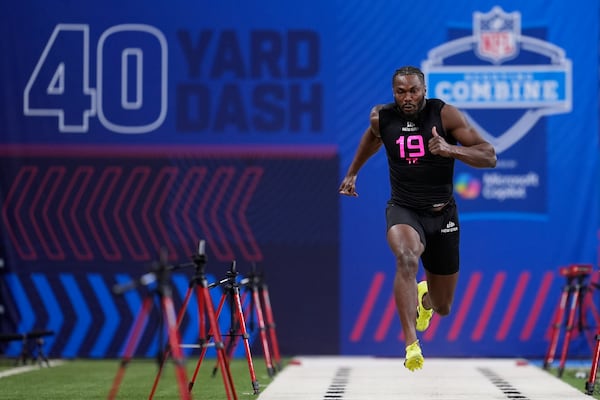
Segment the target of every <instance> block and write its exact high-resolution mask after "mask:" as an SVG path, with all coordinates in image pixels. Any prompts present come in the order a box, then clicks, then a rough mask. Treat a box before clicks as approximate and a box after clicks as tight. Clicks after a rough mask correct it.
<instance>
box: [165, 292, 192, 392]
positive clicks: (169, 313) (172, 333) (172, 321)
mask: <svg viewBox="0 0 600 400" xmlns="http://www.w3.org/2000/svg"><path fill="white" fill-rule="evenodd" d="M162 306H163V312H164V315H165V320H166V322H167V333H168V338H169V346H170V348H171V353H172V354H173V361H174V363H175V373H176V376H177V383H178V384H179V393H180V395H181V398H182V399H184V400H189V399H191V396H190V392H189V391H188V388H187V382H188V380H187V375H186V371H185V365H184V360H183V352H182V351H181V346H180V340H179V333H178V332H177V330H178V322H179V321H177V319H176V317H175V307H174V306H173V299H171V297H170V296H163V299H162Z"/></svg>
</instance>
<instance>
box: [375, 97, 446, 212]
mask: <svg viewBox="0 0 600 400" xmlns="http://www.w3.org/2000/svg"><path fill="white" fill-rule="evenodd" d="M444 104H445V103H444V102H443V101H442V100H439V99H427V100H426V102H425V107H424V108H423V110H421V111H420V112H419V113H418V114H416V115H413V116H410V117H409V116H406V115H405V114H404V113H403V112H402V111H400V110H399V109H398V107H397V105H396V104H395V103H391V104H386V105H385V106H383V108H381V109H380V110H379V131H380V133H381V139H382V141H383V144H384V146H385V150H386V153H387V159H388V165H389V171H390V183H391V188H392V193H391V195H392V197H391V201H392V202H393V203H394V204H398V205H401V206H405V207H410V208H413V209H418V210H426V209H429V208H431V207H434V206H435V205H440V204H443V203H446V202H447V201H449V200H450V199H451V198H452V191H453V184H452V179H453V175H454V158H448V157H442V156H438V155H434V154H431V152H430V151H429V147H428V145H427V144H428V142H429V139H431V138H432V137H433V135H432V133H431V129H432V128H433V127H434V126H435V127H436V128H437V132H438V134H439V135H440V136H442V137H443V138H444V139H445V140H446V142H448V143H449V144H453V145H455V144H456V143H457V142H456V139H454V138H453V137H452V136H451V135H448V134H446V132H445V131H444V127H443V126H442V117H441V111H442V108H443V107H444Z"/></svg>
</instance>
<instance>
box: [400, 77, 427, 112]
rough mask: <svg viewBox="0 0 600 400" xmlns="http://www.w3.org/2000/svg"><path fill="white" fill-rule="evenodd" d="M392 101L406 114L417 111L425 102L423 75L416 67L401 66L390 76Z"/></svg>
mask: <svg viewBox="0 0 600 400" xmlns="http://www.w3.org/2000/svg"><path fill="white" fill-rule="evenodd" d="M392 92H393V94H394V101H395V102H396V104H397V105H398V107H399V108H400V110H401V111H402V112H403V113H404V114H407V115H414V114H416V113H417V112H419V111H420V110H421V109H422V108H423V105H424V103H425V92H426V88H425V76H424V75H423V72H422V71H421V70H420V69H419V68H417V67H411V66H407V67H402V68H398V69H397V70H396V72H394V76H393V77H392Z"/></svg>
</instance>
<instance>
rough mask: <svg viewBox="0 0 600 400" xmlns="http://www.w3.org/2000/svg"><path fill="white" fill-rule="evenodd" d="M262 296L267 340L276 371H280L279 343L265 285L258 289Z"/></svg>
mask: <svg viewBox="0 0 600 400" xmlns="http://www.w3.org/2000/svg"><path fill="white" fill-rule="evenodd" d="M259 291H260V293H261V294H262V299H263V302H262V304H263V306H264V307H265V317H266V324H267V329H268V330H269V338H270V339H271V346H272V348H273V358H274V360H275V364H276V366H277V370H279V371H281V355H280V353H279V342H278V341H277V333H276V332H275V319H274V318H273V309H272V308H271V299H270V298H269V290H268V288H267V285H264V284H263V285H262V287H261V288H260V289H259Z"/></svg>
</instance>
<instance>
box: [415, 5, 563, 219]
mask: <svg viewBox="0 0 600 400" xmlns="http://www.w3.org/2000/svg"><path fill="white" fill-rule="evenodd" d="M472 21H473V27H472V30H471V31H467V30H465V29H463V30H462V31H461V30H459V29H454V30H453V31H452V32H451V33H450V35H453V37H452V38H451V39H452V40H449V41H447V42H446V43H444V44H442V45H440V46H438V47H436V48H433V49H431V50H430V51H429V53H428V57H427V60H425V61H424V62H423V64H422V68H423V71H424V72H425V76H426V79H427V81H426V85H427V92H428V95H429V96H430V97H437V98H440V99H442V100H444V101H446V102H448V103H450V104H453V105H454V106H456V107H458V108H460V109H461V110H462V111H463V112H464V114H465V116H466V118H467V119H468V120H469V123H470V124H471V125H472V126H474V127H475V128H476V129H477V130H478V131H479V132H480V133H481V134H482V136H484V138H485V139H486V140H488V141H489V142H490V143H492V144H493V145H494V147H495V148H496V152H497V153H498V156H499V157H498V168H497V169H496V170H491V171H490V170H487V171H479V172H477V171H473V170H469V171H468V172H469V174H470V175H471V176H470V178H469V181H470V185H471V186H472V187H477V183H474V182H473V180H479V182H480V185H481V190H480V191H479V190H477V191H473V190H465V182H464V175H461V174H460V172H461V171H459V173H458V174H457V176H459V177H460V176H462V177H463V181H461V182H455V183H459V185H458V189H459V190H457V193H458V195H459V197H461V198H464V199H465V200H467V199H468V200H469V201H470V202H469V205H468V206H467V211H469V210H470V211H492V212H504V211H510V212H515V211H521V212H526V213H532V212H533V213H545V205H544V204H545V197H546V196H545V194H546V185H545V176H546V160H545V157H544V156H537V157H533V159H532V157H531V148H532V146H535V148H538V149H540V150H541V151H540V152H538V153H542V154H545V146H546V135H545V125H544V124H543V123H540V121H543V118H542V117H544V116H548V115H552V114H560V113H567V112H569V111H570V110H571V107H572V100H571V91H572V89H571V61H570V60H569V59H567V58H566V55H565V51H564V50H563V49H561V48H560V47H558V46H556V45H554V44H552V43H549V42H548V41H545V40H543V37H541V36H543V35H544V34H545V28H539V27H538V28H529V29H528V30H527V31H525V30H522V23H521V14H520V13H519V12H516V11H515V12H510V13H507V12H505V11H504V10H503V9H501V8H500V7H494V8H492V9H491V10H490V11H489V12H485V13H484V12H475V13H473V19H472ZM449 31H450V30H449ZM457 168H464V167H461V166H460V165H458V166H457ZM477 174H479V176H477ZM474 193H479V195H478V196H473V194H474ZM462 194H464V196H462Z"/></svg>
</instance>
